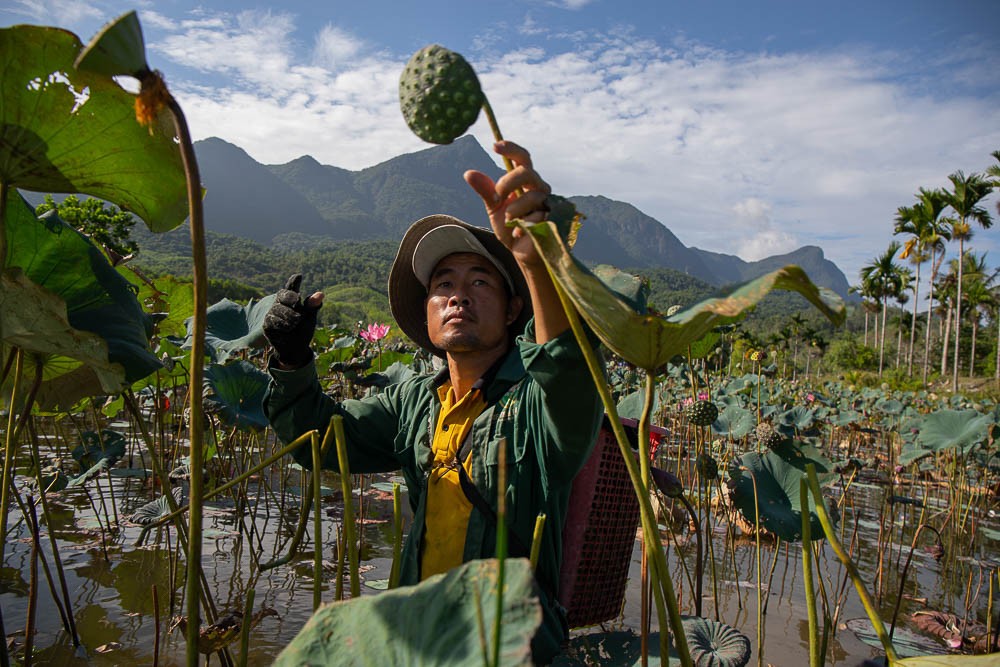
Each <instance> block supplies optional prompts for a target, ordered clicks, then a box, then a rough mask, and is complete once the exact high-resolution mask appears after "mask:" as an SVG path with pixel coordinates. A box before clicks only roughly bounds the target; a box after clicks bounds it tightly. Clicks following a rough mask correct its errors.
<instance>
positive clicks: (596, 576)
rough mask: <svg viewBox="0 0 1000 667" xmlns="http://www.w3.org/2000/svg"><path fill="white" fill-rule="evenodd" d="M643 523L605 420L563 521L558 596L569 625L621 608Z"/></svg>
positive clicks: (601, 618)
mask: <svg viewBox="0 0 1000 667" xmlns="http://www.w3.org/2000/svg"><path fill="white" fill-rule="evenodd" d="M638 526H639V502H638V500H636V497H635V491H634V490H633V488H632V482H631V480H630V479H629V476H628V469H627V468H626V467H625V462H624V461H623V460H622V455H621V451H620V450H619V448H618V443H617V441H616V440H615V437H614V434H613V433H612V432H611V429H610V428H609V427H608V426H607V424H605V426H603V427H602V428H601V431H600V433H599V434H598V436H597V444H596V445H594V451H593V452H592V453H591V455H590V458H589V459H588V460H587V463H586V464H584V466H583V469H582V470H581V471H580V472H579V474H578V475H577V476H576V479H575V480H573V489H572V491H571V492H570V499H569V509H568V511H567V514H566V523H565V525H564V526H563V561H562V568H561V570H560V572H559V595H558V598H559V603H560V604H562V606H563V607H565V608H566V610H567V611H568V618H569V627H571V628H579V627H584V626H588V625H596V624H598V623H603V622H604V621H608V620H611V619H613V618H615V617H617V616H618V614H619V613H620V612H621V609H622V603H623V602H624V599H625V585H626V584H627V582H628V571H629V559H630V558H631V556H632V548H633V546H634V544H635V533H636V528H637V527H638Z"/></svg>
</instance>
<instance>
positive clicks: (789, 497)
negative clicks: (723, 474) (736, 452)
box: [729, 451, 832, 542]
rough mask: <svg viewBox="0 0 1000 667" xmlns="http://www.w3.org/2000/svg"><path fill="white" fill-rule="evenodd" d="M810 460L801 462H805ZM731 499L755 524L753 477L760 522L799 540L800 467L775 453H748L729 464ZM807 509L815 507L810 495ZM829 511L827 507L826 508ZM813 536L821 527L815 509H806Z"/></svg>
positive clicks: (819, 533) (788, 538) (783, 536)
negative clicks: (808, 510)
mask: <svg viewBox="0 0 1000 667" xmlns="http://www.w3.org/2000/svg"><path fill="white" fill-rule="evenodd" d="M806 462H809V461H804V462H803V466H804V463H806ZM729 476H730V478H731V480H730V486H731V488H732V489H733V502H734V503H735V504H736V507H737V509H739V511H740V514H742V515H743V518H744V519H746V520H747V521H748V522H750V524H751V525H756V517H755V513H754V480H756V493H757V509H758V511H759V513H760V525H761V526H763V527H764V528H765V529H767V530H769V531H770V532H772V533H774V534H775V535H777V536H778V537H780V538H781V539H783V540H786V541H792V542H795V541H799V540H801V539H802V513H801V512H800V511H799V507H800V504H799V503H800V496H799V480H800V479H801V478H802V477H804V476H805V474H804V473H803V472H802V469H801V468H799V467H798V466H796V465H793V463H790V462H789V461H788V460H786V459H785V458H784V457H782V456H780V455H779V454H777V453H776V452H773V451H768V452H765V453H764V454H758V453H756V452H747V453H746V454H744V455H743V456H741V457H740V458H739V459H738V460H734V461H733V462H732V463H731V464H730V467H729ZM806 495H807V497H808V498H807V499H808V502H809V507H810V510H811V509H812V508H813V507H815V505H814V501H813V498H812V494H808V493H807V494H806ZM828 513H829V510H828ZM831 516H832V515H831ZM809 531H810V533H811V535H812V539H814V540H818V539H821V538H822V537H823V526H822V524H820V522H819V517H817V516H816V514H815V512H813V511H810V512H809Z"/></svg>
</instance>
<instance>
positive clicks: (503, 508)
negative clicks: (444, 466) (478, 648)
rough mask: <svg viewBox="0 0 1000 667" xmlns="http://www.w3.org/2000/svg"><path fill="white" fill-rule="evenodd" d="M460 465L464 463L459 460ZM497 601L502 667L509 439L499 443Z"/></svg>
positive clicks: (496, 666) (496, 647)
mask: <svg viewBox="0 0 1000 667" xmlns="http://www.w3.org/2000/svg"><path fill="white" fill-rule="evenodd" d="M459 465H462V463H461V462H459ZM496 551H497V602H496V614H495V615H494V616H493V660H492V661H491V663H490V664H491V665H492V667H500V630H501V627H502V626H501V622H502V620H503V588H504V575H505V574H506V572H505V570H506V569H507V568H506V565H507V439H506V438H501V439H500V441H499V442H498V443H497V550H496Z"/></svg>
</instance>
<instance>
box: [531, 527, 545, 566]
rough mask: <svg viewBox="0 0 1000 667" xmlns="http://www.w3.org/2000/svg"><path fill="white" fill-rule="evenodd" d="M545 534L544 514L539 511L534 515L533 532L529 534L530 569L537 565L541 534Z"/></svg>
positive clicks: (540, 547) (540, 548) (540, 549)
mask: <svg viewBox="0 0 1000 667" xmlns="http://www.w3.org/2000/svg"><path fill="white" fill-rule="evenodd" d="M544 534H545V515H544V514H542V513H539V514H538V516H536V517H535V532H534V534H533V535H532V536H531V557H530V561H531V569H532V570H534V569H535V568H536V567H538V556H539V554H540V553H541V551H542V535H544Z"/></svg>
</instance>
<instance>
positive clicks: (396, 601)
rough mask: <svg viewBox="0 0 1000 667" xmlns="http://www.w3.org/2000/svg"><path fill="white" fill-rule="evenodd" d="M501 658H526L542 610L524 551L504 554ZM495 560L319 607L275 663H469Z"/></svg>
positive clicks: (492, 594)
mask: <svg viewBox="0 0 1000 667" xmlns="http://www.w3.org/2000/svg"><path fill="white" fill-rule="evenodd" d="M505 567H506V571H505V574H504V577H505V578H504V588H505V590H504V594H503V606H504V608H503V630H502V633H501V637H500V664H502V665H530V664H531V647H530V643H531V638H532V637H533V636H534V635H535V633H536V632H537V631H538V629H539V627H540V626H541V623H542V609H541V606H540V604H539V601H538V593H537V590H536V588H535V586H534V577H533V575H532V571H531V566H530V563H529V562H528V560H527V559H525V558H511V559H507V561H506V566H505ZM496 579H497V570H496V561H495V560H474V561H469V562H468V563H465V564H464V565H462V566H460V567H457V568H455V569H453V570H450V571H448V572H446V573H444V574H440V575H435V576H433V577H430V578H428V579H427V580H425V581H422V582H421V583H419V584H417V585H416V586H406V587H402V588H396V589H393V590H391V591H386V592H385V593H379V594H378V595H370V596H362V597H359V598H354V599H352V600H349V601H347V602H338V603H334V604H330V605H326V606H324V607H321V608H320V609H319V610H317V611H316V613H314V614H313V615H312V618H310V619H309V621H308V622H307V623H306V625H305V626H304V627H303V628H302V630H301V631H300V632H299V634H298V635H296V636H295V638H294V639H293V640H292V641H291V643H290V644H289V645H288V646H287V647H286V648H285V649H284V650H283V651H282V652H281V654H280V655H279V656H278V658H277V660H276V661H275V663H274V664H275V665H276V666H278V667H282V666H287V667H291V666H293V665H294V666H295V667H298V666H299V665H307V664H312V665H327V664H342V665H417V664H420V665H475V664H479V663H481V662H483V648H482V646H481V645H480V641H479V627H480V626H479V623H480V620H477V619H480V618H481V622H482V627H484V628H486V631H487V633H489V632H490V629H491V628H492V627H493V619H494V616H495V613H496V583H497V581H496Z"/></svg>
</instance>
